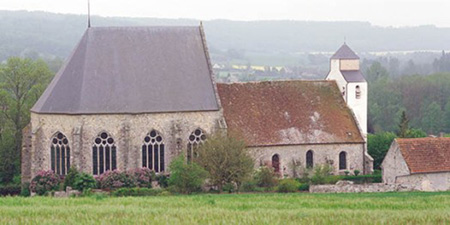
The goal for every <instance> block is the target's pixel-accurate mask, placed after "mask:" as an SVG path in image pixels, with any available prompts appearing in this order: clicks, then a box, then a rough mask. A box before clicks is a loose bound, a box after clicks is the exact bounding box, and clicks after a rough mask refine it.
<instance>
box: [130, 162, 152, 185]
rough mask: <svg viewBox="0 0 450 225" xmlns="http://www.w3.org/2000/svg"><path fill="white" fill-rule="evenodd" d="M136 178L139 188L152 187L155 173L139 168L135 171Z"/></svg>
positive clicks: (145, 168)
mask: <svg viewBox="0 0 450 225" xmlns="http://www.w3.org/2000/svg"><path fill="white" fill-rule="evenodd" d="M133 175H134V178H135V179H136V186H137V187H147V188H150V187H152V176H153V172H152V170H150V169H149V168H147V167H143V168H138V169H135V170H134V171H133Z"/></svg>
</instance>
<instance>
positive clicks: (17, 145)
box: [0, 58, 52, 182]
mask: <svg viewBox="0 0 450 225" xmlns="http://www.w3.org/2000/svg"><path fill="white" fill-rule="evenodd" d="M51 77H52V72H51V71H50V70H49V69H48V67H47V64H46V63H45V62H44V61H42V60H36V61H33V60H31V59H21V58H9V59H8V60H7V62H6V64H3V65H1V66H0V86H1V91H0V127H1V130H0V142H3V141H4V140H3V139H2V138H3V137H4V136H5V135H6V134H8V135H12V136H13V145H12V146H10V145H8V146H7V147H5V148H2V149H0V155H6V156H8V159H9V160H8V161H6V162H5V161H4V162H3V166H2V170H3V169H6V168H7V170H12V171H1V173H8V174H11V173H13V174H14V173H19V172H20V153H21V145H22V129H23V128H24V127H25V126H26V125H27V124H28V123H29V122H30V108H31V107H32V106H33V105H34V103H35V102H36V101H37V99H38V98H39V96H40V95H41V94H42V92H43V91H44V89H45V87H46V86H47V84H48V82H49V80H50V79H51ZM2 147H3V145H2ZM3 159H4V158H2V160H3ZM5 164H10V165H5ZM3 181H4V182H8V181H10V180H8V179H6V180H5V179H3Z"/></svg>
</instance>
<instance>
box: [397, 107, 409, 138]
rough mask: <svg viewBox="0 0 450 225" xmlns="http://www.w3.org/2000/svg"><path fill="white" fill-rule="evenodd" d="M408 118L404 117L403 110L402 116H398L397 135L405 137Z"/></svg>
mask: <svg viewBox="0 0 450 225" xmlns="http://www.w3.org/2000/svg"><path fill="white" fill-rule="evenodd" d="M408 123H409V119H408V117H406V112H405V110H403V112H402V117H401V118H400V124H399V125H398V128H399V131H398V137H401V138H404V137H406V133H407V132H408V129H409V125H408Z"/></svg>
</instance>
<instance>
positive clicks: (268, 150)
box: [250, 144, 364, 177]
mask: <svg viewBox="0 0 450 225" xmlns="http://www.w3.org/2000/svg"><path fill="white" fill-rule="evenodd" d="M309 150H312V151H313V160H314V165H315V166H317V165H324V164H329V165H331V167H332V168H333V173H334V174H344V171H346V170H348V171H354V170H359V171H361V172H363V167H364V165H363V164H364V160H363V157H364V145H363V144H316V145H314V144H311V145H287V146H267V147H252V148H250V151H251V153H252V155H253V156H254V158H255V160H256V163H255V166H261V165H268V164H270V163H271V160H272V156H273V155H275V154H278V155H279V157H280V172H281V175H283V176H284V175H286V176H290V177H292V176H295V175H297V176H298V175H299V174H294V173H295V172H294V168H293V165H294V163H295V164H296V165H297V166H298V167H299V169H303V168H305V167H306V152H307V151H309ZM342 151H344V152H346V153H347V168H346V169H344V170H339V153H340V152H342Z"/></svg>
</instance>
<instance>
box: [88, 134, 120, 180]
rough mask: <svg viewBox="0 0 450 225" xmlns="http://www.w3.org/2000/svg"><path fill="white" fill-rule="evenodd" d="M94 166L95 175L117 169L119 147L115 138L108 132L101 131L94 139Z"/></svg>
mask: <svg viewBox="0 0 450 225" xmlns="http://www.w3.org/2000/svg"><path fill="white" fill-rule="evenodd" d="M92 168H93V173H94V175H100V174H102V173H104V172H106V171H108V170H115V169H117V148H116V145H115V144H114V139H113V138H112V137H111V136H110V135H109V134H108V133H106V132H102V133H100V134H99V135H98V136H97V138H95V140H94V145H93V146H92Z"/></svg>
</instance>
